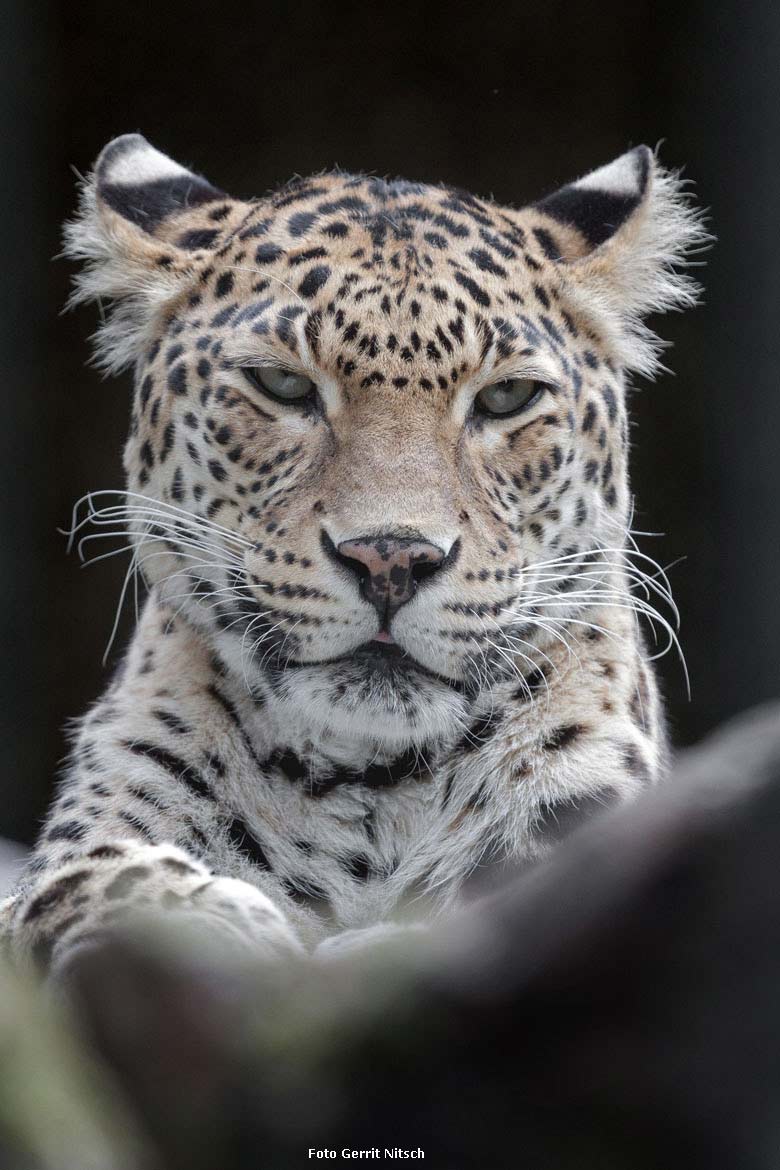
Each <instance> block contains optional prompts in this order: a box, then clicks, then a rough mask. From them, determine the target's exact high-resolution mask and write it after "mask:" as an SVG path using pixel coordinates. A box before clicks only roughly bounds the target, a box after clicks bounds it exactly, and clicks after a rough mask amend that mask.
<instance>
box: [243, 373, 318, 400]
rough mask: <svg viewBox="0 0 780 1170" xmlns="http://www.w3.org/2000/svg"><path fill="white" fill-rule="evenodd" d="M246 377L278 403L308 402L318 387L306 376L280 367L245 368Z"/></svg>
mask: <svg viewBox="0 0 780 1170" xmlns="http://www.w3.org/2000/svg"><path fill="white" fill-rule="evenodd" d="M242 372H243V374H244V377H245V378H247V379H248V381H250V382H251V383H252V385H253V386H256V387H257V389H258V390H262V392H263V393H264V394H267V395H268V396H269V397H270V398H275V399H276V401H277V402H292V403H295V402H308V401H309V400H310V399H311V398H312V397H313V396H314V393H315V392H316V389H317V388H316V386H315V385H314V383H313V382H312V380H311V378H307V377H306V376H305V374H292V373H290V371H289V370H283V369H281V368H280V367H279V366H243V367H242Z"/></svg>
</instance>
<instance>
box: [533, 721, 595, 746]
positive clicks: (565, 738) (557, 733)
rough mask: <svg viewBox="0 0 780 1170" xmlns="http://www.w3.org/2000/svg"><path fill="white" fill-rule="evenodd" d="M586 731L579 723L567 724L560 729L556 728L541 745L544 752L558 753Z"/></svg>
mask: <svg viewBox="0 0 780 1170" xmlns="http://www.w3.org/2000/svg"><path fill="white" fill-rule="evenodd" d="M586 731H587V728H586V727H583V725H582V724H581V723H567V724H564V725H563V726H561V727H556V728H555V730H554V731H551V732H550V734H549V735H548V736H547V739H546V740H545V741H544V743H543V744H542V749H543V750H544V751H548V752H549V751H559V750H560V749H561V748H565V747H568V746H569V745H570V744H572V743H574V742H575V740H578V739H579V738H580V737H581V736H582V735H584V734H585V732H586Z"/></svg>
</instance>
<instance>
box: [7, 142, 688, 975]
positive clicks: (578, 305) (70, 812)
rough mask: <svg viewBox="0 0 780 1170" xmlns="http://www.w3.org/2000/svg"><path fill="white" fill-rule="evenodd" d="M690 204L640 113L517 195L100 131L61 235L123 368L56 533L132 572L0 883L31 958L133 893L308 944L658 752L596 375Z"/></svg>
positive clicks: (103, 337) (403, 907) (617, 785)
mask: <svg viewBox="0 0 780 1170" xmlns="http://www.w3.org/2000/svg"><path fill="white" fill-rule="evenodd" d="M706 239H707V233H706V231H705V227H704V217H703V214H702V212H701V211H700V210H699V209H698V207H697V205H696V203H695V200H694V199H693V197H692V195H691V193H690V192H689V190H688V188H687V186H686V182H685V180H683V179H682V178H681V175H680V172H677V171H672V170H670V169H666V168H664V167H663V166H662V165H661V163H660V161H659V158H658V155H657V152H655V151H653V150H651V149H650V148H648V147H646V146H639V147H635V148H632V149H630V150H628V151H627V152H625V153H623V154H622V155H620V156H619V157H618V158H617V159H616V160H614V161H613V162H611V163H609V164H607V165H605V166H601V167H600V168H598V169H596V170H594V171H591V172H590V173H588V174H586V175H585V176H584V177H582V178H579V179H576V180H574V181H572V182H568V183H566V184H564V185H563V186H559V187H558V188H557V189H555V190H554V191H553V192H552V193H551V194H547V195H545V196H543V197H541V198H539V199H538V200H537V201H536V202H534V203H531V204H527V205H524V206H521V207H520V208H516V207H513V206H503V205H500V204H498V203H497V202H496V201H495V200H494V199H492V198H480V197H477V196H475V195H472V194H470V193H468V192H466V191H464V190H461V189H459V188H457V187H454V186H449V185H447V184H439V185H435V184H431V183H426V182H411V181H406V180H401V179H390V178H380V177H377V176H375V175H370V174H351V173H346V172H344V171H342V170H340V169H333V170H329V171H325V172H322V173H318V174H315V175H313V176H311V177H305V178H302V177H296V178H294V179H292V180H291V181H289V182H287V183H285V184H284V185H282V186H280V187H277V188H275V189H274V190H272V191H271V192H270V193H268V194H266V195H265V196H263V197H260V198H253V199H244V198H234V197H231V196H229V195H227V194H226V193H225V192H224V191H222V190H221V189H220V188H218V187H215V186H214V185H213V184H212V183H211V182H210V181H208V180H206V179H205V178H203V177H202V176H201V175H199V174H197V173H196V172H195V171H193V170H191V169H189V168H188V167H185V166H182V165H180V164H179V163H177V162H175V161H173V159H171V158H170V157H168V156H167V155H165V154H163V153H162V152H160V151H159V150H157V149H156V148H155V147H153V146H152V145H151V144H150V143H149V142H147V140H146V139H145V138H143V137H142V136H141V135H140V134H128V135H123V136H122V137H119V138H117V139H115V140H113V141H112V142H110V143H109V144H108V145H107V146H106V147H105V148H104V150H103V151H102V153H101V154H100V156H99V158H98V160H97V162H96V164H95V166H94V170H93V171H92V172H91V173H90V174H89V175H88V177H87V178H86V179H84V180H83V182H82V186H81V193H80V202H79V208H78V212H77V214H76V215H75V217H74V218H73V219H72V220H71V221H70V222H69V223H68V224H67V225H66V228H65V249H64V251H65V255H66V256H67V257H68V258H69V259H70V260H71V261H75V262H76V263H77V264H78V265H79V270H78V275H77V276H76V278H75V286H74V292H73V295H72V303H73V304H82V303H87V302H97V303H99V305H100V308H101V314H100V325H99V328H98V331H97V334H96V336H95V351H94V352H95V356H94V361H95V362H96V363H97V365H98V366H99V367H100V368H101V369H102V370H103V371H104V372H105V373H106V374H120V373H122V372H123V371H127V370H132V371H133V384H134V391H133V404H132V412H131V418H130V426H129V436H128V439H127V443H126V446H125V448H124V468H125V471H126V487H125V488H124V489H121V490H116V491H112V490H106V491H101V492H95V493H91V494H88V495H87V496H86V497H85V498H84V500H82V501H81V502H80V504H79V506H78V508H77V511H76V514H75V519H74V525H73V532H72V536H73V539H74V540H75V541H77V542H78V543H79V545H80V547H81V548H82V551H83V550H84V549H85V547H86V546H88V542H90V541H91V540H93V539H94V540H100V539H107V538H109V537H110V538H112V539H113V540H116V539H117V538H118V539H119V540H120V542H121V543H120V546H119V548H116V549H114V550H113V551H114V552H115V553H118V552H120V551H123V552H126V553H127V554H128V556H129V557H130V566H129V569H128V578H127V581H129V582H131V583H132V582H134V583H135V585H136V588H138V586H139V583H140V588H141V590H142V591H143V604H142V608H141V610H140V613H139V615H138V618H137V624H136V626H135V630H134V633H133V634H132V637H131V639H130V642H129V646H128V648H127V649H126V651H125V652H124V653H123V654H122V656H121V659H120V663H119V666H118V668H117V670H116V672H115V673H114V674H113V676H112V678H111V680H110V681H109V683H108V685H107V688H106V690H105V693H104V694H103V696H102V697H101V698H100V699H99V700H98V701H97V702H96V703H95V704H94V706H92V707H91V709H90V710H89V711H88V713H87V714H86V715H84V716H83V718H81V719H80V721H79V722H78V723H77V725H76V728H75V731H74V732H73V738H72V745H71V751H70V756H69V760H68V763H67V767H66V768H65V770H64V772H63V774H62V776H61V777H60V779H59V781H58V787H57V790H56V795H55V797H54V799H53V803H52V805H51V809H50V811H49V813H48V816H47V817H46V820H45V822H44V824H43V827H42V830H41V833H40V836H39V839H38V841H37V844H36V845H35V847H34V850H33V852H32V854H31V857H30V860H29V864H28V865H27V868H26V871H25V873H24V876H23V878H22V880H21V882H20V883H19V885H18V887H17V888H16V890H15V891H14V892H13V894H12V895H11V896H10V898H8V899H7V901H6V902H5V904H4V906H3V910H2V918H3V923H4V926H3V930H4V934H5V937H6V939H7V940H8V945H9V948H10V951H11V953H12V955H13V956H15V957H16V958H17V959H18V960H19V961H20V962H29V963H32V964H34V965H35V966H36V968H37V969H40V970H43V971H46V972H49V973H50V974H51V975H52V977H55V978H56V976H57V974H58V973H59V974H62V973H64V972H67V971H68V970H69V969H71V967H72V964H73V963H74V962H75V961H76V959H77V958H78V956H79V955H82V954H83V953H84V951H85V950H87V951H88V950H89V949H90V948H92V947H94V946H95V945H99V944H100V942H101V940H104V939H106V938H107V937H108V936H109V935H110V934H111V932H112V931H113V930H115V929H116V928H117V926H118V924H121V923H130V922H132V921H135V920H136V919H139V920H140V918H139V916H141V915H144V914H151V913H155V914H159V915H161V916H162V917H163V919H166V918H167V920H169V921H171V922H172V921H173V920H174V919H176V920H177V921H184V922H188V923H190V924H192V926H193V927H194V929H195V930H196V931H198V932H200V934H201V936H202V937H204V938H205V937H208V938H210V939H212V940H218V941H219V945H220V946H222V945H224V946H225V947H233V948H235V950H236V953H239V952H240V953H242V954H249V955H252V956H257V957H261V958H263V959H265V960H268V961H271V960H273V961H279V960H281V959H283V958H286V957H289V956H293V955H303V956H311V955H315V956H316V955H320V956H325V957H327V955H329V954H333V953H334V951H335V952H338V953H340V950H341V949H344V948H347V949H349V948H350V947H355V946H358V947H359V946H361V945H363V944H364V943H366V941H367V940H370V939H373V938H375V937H377V936H378V935H379V936H384V933H383V932H389V933H390V934H392V933H393V932H394V931H399V930H400V931H406V930H419V929H423V928H425V926H426V925H427V924H430V923H431V922H436V921H438V920H439V919H440V918H441V917H442V916H446V915H447V914H450V913H452V911H453V909H454V908H456V907H458V906H460V905H462V904H463V903H464V902H465V901H469V900H473V899H474V898H475V897H479V896H480V895H481V892H483V891H484V890H485V889H486V888H487V885H488V875H495V874H504V875H506V874H507V873H515V872H519V871H522V870H523V869H524V868H525V867H527V866H529V865H536V864H538V863H539V862H540V861H542V860H543V859H544V858H546V857H547V856H548V855H549V854H550V853H551V852H552V851H554V850H555V849H557V848H559V846H560V844H561V842H562V841H563V840H565V839H566V837H567V836H568V835H569V834H570V833H571V832H572V831H574V830H575V829H576V828H577V827H578V826H579V825H580V824H582V823H584V822H587V821H590V820H592V819H593V818H594V817H596V816H598V815H600V814H601V812H602V811H603V810H605V809H608V808H610V807H612V806H614V805H620V804H623V803H625V802H628V801H631V800H634V799H635V798H636V797H637V796H638V795H639V794H640V793H642V792H643V791H644V790H645V789H646V788H647V787H648V786H649V785H653V784H655V783H657V782H658V781H659V780H661V779H662V778H663V777H664V775H665V772H666V768H667V760H668V756H669V743H668V734H667V731H666V721H665V716H664V709H663V703H662V700H661V697H660V691H659V685H658V682H657V678H656V673H655V667H654V659H655V655H653V654H651V653H650V650H651V648H652V647H651V645H650V643H649V638H648V626H647V624H646V622H645V619H646V618H647V619H649V621H650V627H651V628H652V629H653V630H655V631H656V632H657V631H658V628H659V627H658V624H657V623H659V622H660V628H661V630H662V633H663V635H664V636H665V635H668V636H669V638H670V639H671V640H672V641H674V639H675V637H676V633H675V628H674V622H673V620H672V618H671V617H670V618H667V617H665V616H664V612H665V611H664V606H665V605H667V604H672V605H673V602H672V601H671V595H670V594H669V592H668V588H667V585H668V582H667V581H666V577H665V575H664V574H663V573H662V571H661V570H660V569H659V568H658V566H655V565H654V562H652V561H651V560H650V558H649V557H647V556H646V554H644V553H642V552H640V550H639V548H638V546H637V544H636V543H635V541H634V536H633V531H632V528H631V524H632V516H633V497H632V495H631V492H630V487H629V474H628V463H629V416H628V396H629V391H630V390H631V382H630V379H631V378H632V377H633V376H638V377H645V378H652V377H653V376H654V375H655V374H656V373H657V371H658V370H659V369H660V368H662V367H661V360H660V359H661V355H662V352H663V349H664V344H663V342H662V341H661V340H660V339H659V337H658V336H657V335H656V333H655V332H654V331H653V329H652V328H651V327H650V325H649V324H648V323H647V317H648V315H649V314H651V313H661V312H664V311H667V310H673V309H685V308H688V307H690V306H693V305H694V304H695V303H696V302H697V299H698V297H699V292H700V290H699V286H698V284H697V282H696V281H695V280H694V279H693V277H692V275H691V273H690V272H689V271H688V269H689V268H690V267H691V265H692V263H693V259H692V258H693V257H694V256H696V255H697V254H698V253H699V252H700V251H701V249H702V248H703V246H704V245H705V243H706ZM98 547H100V548H105V547H106V546H105V545H99V546H98ZM111 547H112V548H113V546H111Z"/></svg>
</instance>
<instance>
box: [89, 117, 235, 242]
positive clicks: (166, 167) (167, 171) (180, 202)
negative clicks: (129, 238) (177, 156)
mask: <svg viewBox="0 0 780 1170" xmlns="http://www.w3.org/2000/svg"><path fill="white" fill-rule="evenodd" d="M95 179H96V184H97V196H98V199H99V200H101V201H102V202H103V203H105V204H106V205H107V206H108V207H110V208H111V209H112V211H115V212H117V213H118V214H119V215H121V216H122V217H123V219H127V220H129V221H130V223H133V224H135V225H136V227H139V228H142V229H143V230H144V231H146V232H153V231H154V229H155V228H156V227H157V226H158V225H159V224H160V223H162V221H163V220H164V219H166V218H167V217H168V216H169V215H173V214H175V213H176V212H180V211H186V210H187V209H188V208H190V207H196V206H198V205H200V204H202V203H211V202H213V201H215V200H217V199H224V198H225V193H224V192H223V191H220V190H219V189H218V188H217V187H214V186H212V185H211V183H209V182H208V181H207V180H206V179H204V178H202V177H201V176H200V175H196V174H193V172H192V171H188V170H187V169H186V168H185V167H182V166H179V164H178V163H176V162H174V161H173V159H170V158H168V157H167V155H164V154H162V153H161V152H160V151H159V150H155V148H154V147H153V146H151V145H150V144H149V143H148V142H147V141H146V139H145V138H143V137H142V136H141V135H140V134H124V135H122V137H121V138H116V139H114V141H113V142H110V143H109V144H108V146H107V147H106V148H105V150H104V151H103V153H102V154H101V155H100V158H99V159H98V162H97V166H96V168H95Z"/></svg>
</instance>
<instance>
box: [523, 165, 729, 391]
mask: <svg viewBox="0 0 780 1170" xmlns="http://www.w3.org/2000/svg"><path fill="white" fill-rule="evenodd" d="M534 210H535V211H536V212H538V213H540V216H541V222H542V225H543V226H542V227H541V229H540V230H539V229H537V232H538V234H539V235H540V236H541V238H542V239H543V240H544V239H545V237H546V240H547V247H546V251H547V252H548V255H550V256H551V258H556V259H557V260H559V261H560V262H561V264H562V266H563V265H565V277H566V286H567V291H568V292H569V293H570V295H571V297H573V299H574V300H575V302H576V304H577V307H578V308H579V309H580V310H581V311H582V312H583V313H584V314H586V315H588V316H590V317H591V319H593V318H596V319H597V322H598V323H599V324H601V325H602V326H603V327H604V328H606V329H607V331H608V332H609V335H610V340H611V341H612V342H613V348H614V349H615V350H616V357H617V359H618V360H619V361H620V362H621V363H622V364H623V365H624V366H625V367H626V368H630V369H634V370H638V371H639V372H640V373H643V374H645V375H648V376H652V374H653V373H654V371H655V370H656V368H657V366H658V354H659V352H660V350H661V349H662V348H663V343H662V342H661V341H660V340H659V339H658V338H657V337H656V336H655V334H654V333H653V332H652V331H651V330H650V329H649V328H648V327H647V326H646V325H645V324H644V321H643V318H644V317H645V316H646V315H647V314H648V313H651V312H666V311H668V310H670V309H685V308H688V307H690V306H692V305H694V304H696V301H697V299H698V295H699V291H700V290H699V286H698V285H697V283H696V282H695V281H694V280H693V279H692V278H691V276H690V275H689V274H687V273H686V272H684V271H681V269H684V268H685V267H686V266H687V265H689V264H690V259H691V257H692V256H693V255H694V254H695V253H698V252H700V251H701V250H702V248H703V246H704V245H706V244H708V243H709V242H710V241H711V239H712V237H711V236H709V234H708V233H707V231H706V230H705V228H704V223H703V218H704V217H703V214H702V212H701V211H700V210H698V209H697V208H696V207H694V206H693V205H692V202H691V196H690V194H689V193H688V192H687V190H686V188H685V184H684V182H683V181H682V180H681V179H680V176H679V174H678V173H675V172H672V171H668V170H665V169H664V168H663V167H662V166H661V165H660V164H659V162H658V160H657V158H656V157H655V155H654V154H653V152H652V151H651V150H650V149H649V147H647V146H637V147H636V148H635V149H634V150H630V151H628V152H627V153H626V154H623V155H621V156H620V158H617V159H615V161H614V162H611V163H608V164H607V166H604V167H600V168H599V169H598V170H596V171H592V172H591V173H590V174H588V175H585V177H584V178H582V179H578V180H577V181H576V182H574V183H569V184H568V185H567V186H565V187H561V188H560V189H559V190H558V191H555V192H553V194H551V195H548V196H546V198H544V199H542V200H540V201H539V202H538V203H536V204H534ZM548 227H549V231H548V232H547V231H546V229H547V228H548Z"/></svg>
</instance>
